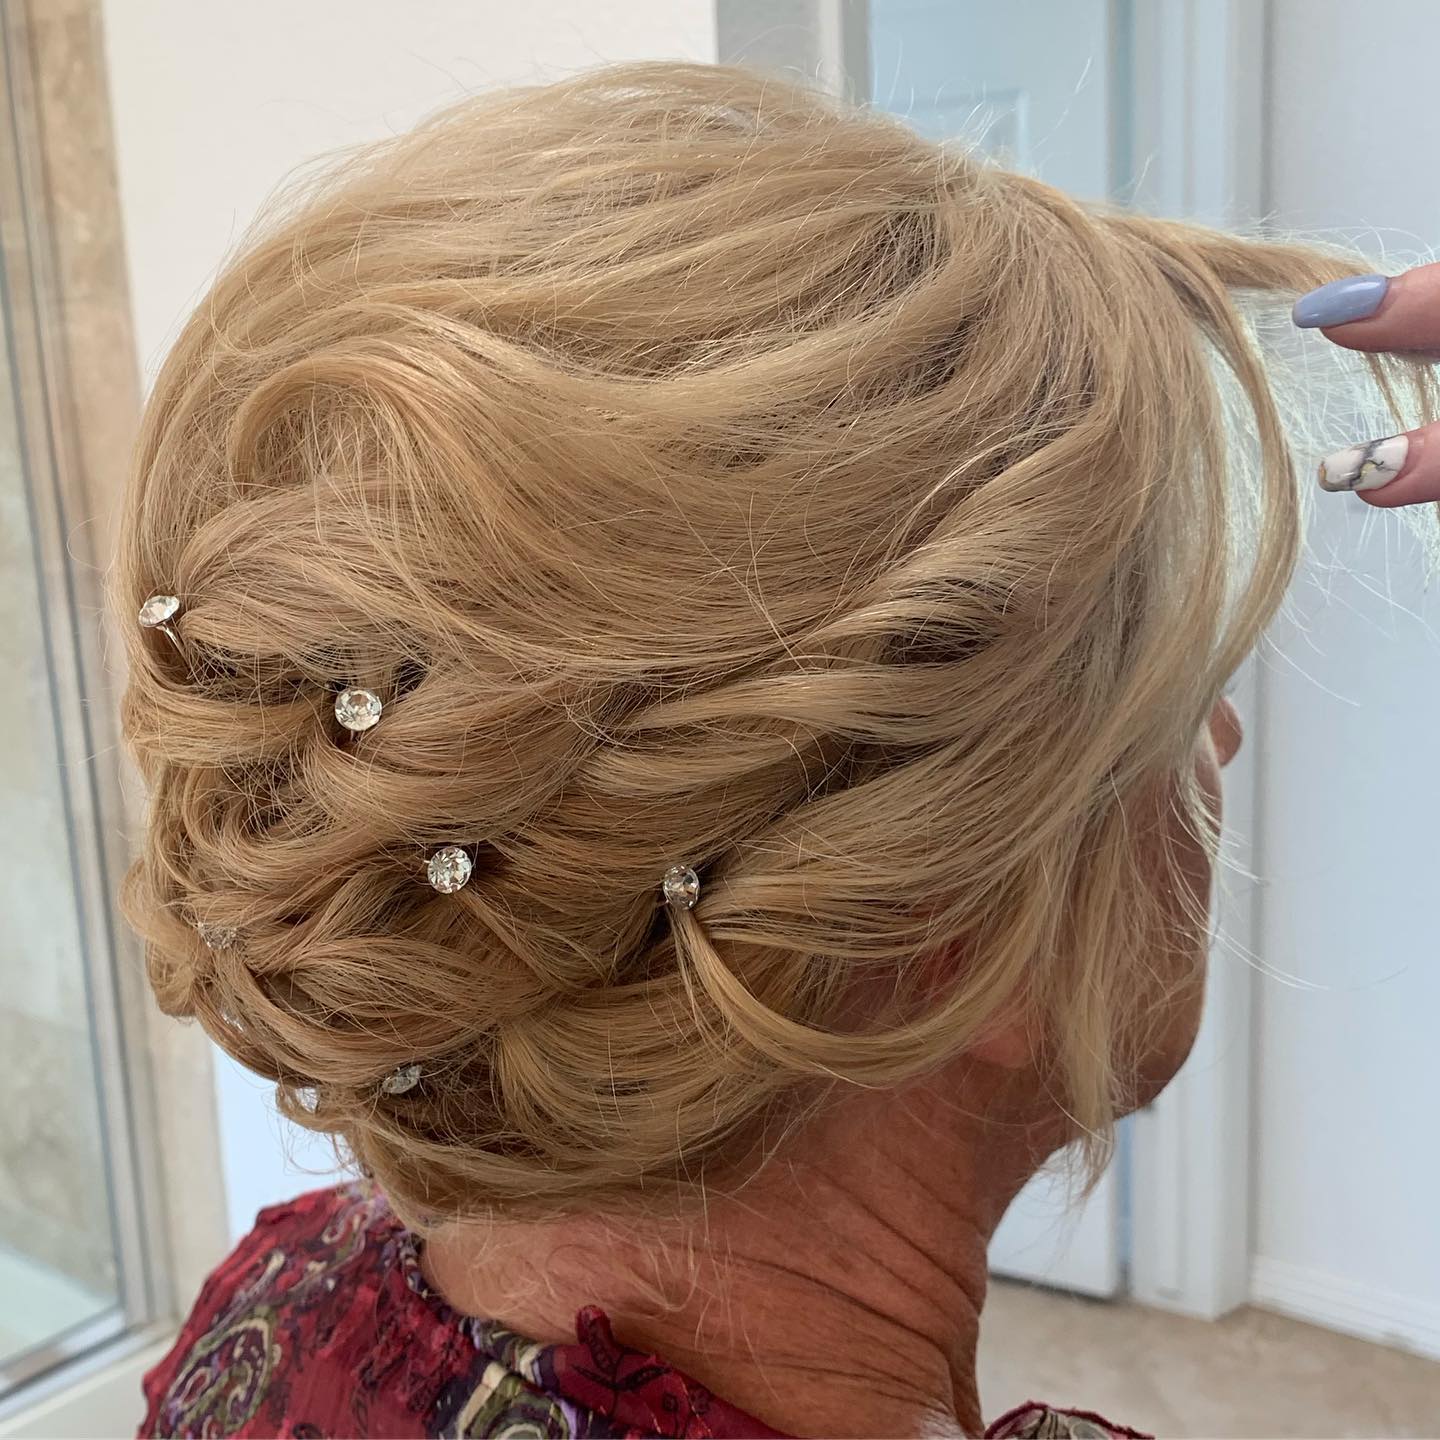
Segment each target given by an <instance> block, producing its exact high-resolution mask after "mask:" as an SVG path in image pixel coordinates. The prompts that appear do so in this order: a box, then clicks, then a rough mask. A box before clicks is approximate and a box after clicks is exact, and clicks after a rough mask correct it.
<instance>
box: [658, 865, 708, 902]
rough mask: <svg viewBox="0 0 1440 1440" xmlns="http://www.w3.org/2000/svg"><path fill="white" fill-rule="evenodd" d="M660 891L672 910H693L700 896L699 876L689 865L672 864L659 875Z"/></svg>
mask: <svg viewBox="0 0 1440 1440" xmlns="http://www.w3.org/2000/svg"><path fill="white" fill-rule="evenodd" d="M660 893H661V894H662V895H663V896H664V897H665V903H666V904H667V905H668V906H670V908H671V909H672V910H693V909H694V908H695V902H696V901H697V900H698V899H699V898H700V877H699V876H698V875H697V874H696V873H695V871H694V870H693V869H692V868H691V867H690V866H689V865H672V866H671V867H670V868H669V869H668V870H667V871H666V872H665V874H664V875H663V876H662V877H661V880H660Z"/></svg>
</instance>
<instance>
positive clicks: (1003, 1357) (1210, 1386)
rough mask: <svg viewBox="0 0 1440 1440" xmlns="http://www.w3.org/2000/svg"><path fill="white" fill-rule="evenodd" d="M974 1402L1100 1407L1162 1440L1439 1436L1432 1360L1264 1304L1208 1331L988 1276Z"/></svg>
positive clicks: (989, 1406)
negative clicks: (1306, 1322)
mask: <svg viewBox="0 0 1440 1440" xmlns="http://www.w3.org/2000/svg"><path fill="white" fill-rule="evenodd" d="M981 1328H982V1335H981V1342H980V1395H981V1400H982V1402H983V1404H984V1407H985V1413H986V1414H987V1416H990V1417H992V1418H993V1417H994V1416H995V1415H998V1414H999V1413H1001V1412H1002V1411H1004V1410H1007V1409H1009V1408H1010V1406H1011V1405H1014V1404H1018V1403H1019V1402H1020V1401H1022V1400H1027V1399H1037V1400H1045V1401H1048V1402H1049V1403H1050V1404H1053V1405H1073V1406H1077V1407H1080V1408H1083V1409H1090V1410H1098V1411H1100V1412H1101V1414H1103V1415H1105V1416H1106V1417H1107V1418H1109V1419H1111V1420H1115V1421H1118V1422H1120V1423H1122V1424H1125V1425H1130V1426H1132V1427H1134V1428H1135V1429H1138V1430H1146V1431H1149V1432H1151V1433H1153V1434H1157V1435H1162V1436H1167V1437H1169V1436H1175V1437H1184V1436H1197V1437H1198V1436H1213V1437H1242V1436H1243V1437H1261V1436H1264V1437H1271V1436H1275V1437H1278V1436H1312V1437H1320V1436H1346V1435H1363V1436H1431V1437H1433V1436H1437V1435H1440V1362H1436V1361H1433V1360H1425V1359H1422V1358H1420V1357H1419V1356H1416V1355H1409V1354H1406V1353H1404V1352H1403V1351H1400V1350H1391V1349H1387V1348H1386V1347H1384V1346H1380V1345H1369V1344H1366V1343H1365V1342H1364V1341H1362V1340H1352V1339H1350V1338H1348V1337H1346V1336H1342V1335H1335V1334H1333V1333H1331V1332H1330V1331H1328V1330H1321V1329H1318V1328H1316V1327H1314V1326H1311V1325H1303V1324H1301V1323H1300V1322H1299V1321H1296V1320H1289V1319H1286V1318H1284V1317H1283V1316H1279V1315H1272V1314H1270V1313H1268V1312H1266V1311H1263V1310H1255V1309H1245V1310H1240V1311H1237V1312H1236V1313H1235V1314H1233V1315H1229V1316H1226V1318H1225V1319H1223V1320H1219V1321H1216V1322H1214V1323H1213V1324H1211V1323H1207V1322H1205V1321H1201V1320H1187V1319H1184V1318H1182V1317H1180V1316H1178V1315H1167V1314H1165V1313H1164V1312H1162V1311H1158V1310H1148V1309H1145V1308H1144V1307H1142V1306H1138V1305H1131V1304H1127V1303H1123V1302H1122V1303H1108V1302H1102V1301H1094V1300H1084V1299H1080V1298H1078V1297H1076V1296H1072V1295H1060V1294H1056V1293H1054V1292H1052V1291H1046V1290H1037V1289H1031V1288H1029V1287H1026V1286H1023V1285H1013V1284H1009V1283H1005V1282H999V1281H996V1282H993V1284H992V1289H991V1293H990V1299H989V1302H988V1303H987V1305H986V1307H985V1319H984V1323H983V1325H982V1327H981Z"/></svg>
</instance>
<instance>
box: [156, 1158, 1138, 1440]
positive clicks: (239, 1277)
mask: <svg viewBox="0 0 1440 1440" xmlns="http://www.w3.org/2000/svg"><path fill="white" fill-rule="evenodd" d="M145 1400H146V1406H147V1409H146V1414H145V1420H144V1422H143V1424H142V1425H141V1427H140V1430H139V1432H138V1433H139V1435H140V1437H142V1440H143V1437H172V1436H174V1437H178V1436H193V1437H202V1436H203V1437H207V1440H208V1437H220V1436H267V1437H290V1440H339V1437H342V1436H352V1437H354V1436H370V1437H376V1436H384V1437H386V1440H410V1437H431V1440H434V1437H452V1436H453V1437H460V1436H477V1435H492V1436H509V1437H513V1440H521V1437H526V1440H528V1437H538V1436H560V1437H589V1436H626V1437H640V1436H685V1437H711V1436H715V1437H719V1436H755V1437H762V1436H774V1435H776V1434H777V1433H778V1432H777V1431H775V1430H771V1429H770V1428H769V1427H768V1426H766V1425H764V1424H762V1423H761V1422H760V1421H759V1420H756V1419H755V1418H754V1417H753V1416H750V1415H747V1414H745V1412H744V1411H743V1410H738V1409H736V1407H735V1406H733V1405H730V1404H728V1403H727V1402H726V1401H724V1400H721V1399H720V1398H719V1397H718V1396H715V1395H712V1394H711V1393H710V1392H709V1391H708V1390H707V1389H705V1387H704V1386H703V1385H699V1384H697V1383H696V1382H695V1381H694V1380H691V1379H689V1378H688V1377H686V1376H685V1375H682V1374H681V1373H680V1371H678V1370H676V1369H675V1368H674V1367H673V1366H670V1365H667V1364H666V1363H665V1362H664V1361H663V1360H661V1359H659V1358H657V1357H656V1356H654V1355H646V1354H643V1353H642V1352H641V1351H639V1350H634V1349H631V1348H630V1347H629V1346H627V1345H622V1344H620V1342H619V1341H617V1340H616V1339H615V1336H614V1335H613V1333H612V1332H611V1329H610V1324H609V1321H608V1320H607V1319H606V1317H605V1315H604V1313H603V1312H602V1311H600V1310H598V1309H596V1308H594V1307H593V1306H592V1307H587V1308H586V1309H583V1310H581V1311H580V1313H579V1315H578V1316H577V1317H576V1343H575V1344H573V1345H537V1344H535V1343H534V1342H532V1341H530V1340H526V1339H524V1338H523V1337H522V1336H519V1335H515V1334H512V1333H511V1332H509V1331H508V1330H505V1329H504V1328H503V1327H501V1326H499V1325H497V1324H495V1323H494V1322H493V1321H489V1320H478V1319H474V1318H472V1317H470V1316H465V1315H461V1314H460V1313H459V1312H457V1311H455V1310H453V1309H451V1308H450V1306H449V1305H447V1304H446V1302H445V1301H444V1300H443V1299H442V1298H441V1297H440V1295H438V1294H437V1293H436V1292H435V1291H434V1290H432V1289H431V1288H430V1286H429V1285H428V1284H427V1282H426V1280H425V1278H424V1276H423V1274H422V1273H421V1269H420V1255H419V1246H418V1244H417V1242H416V1240H415V1237H414V1236H413V1235H411V1233H410V1232H409V1231H408V1230H406V1229H405V1227H404V1226H403V1225H401V1224H400V1222H399V1220H397V1219H396V1218H395V1216H394V1215H393V1214H392V1213H391V1211H390V1210H389V1208H388V1206H387V1205H386V1204H385V1200H384V1197H383V1196H382V1195H381V1194H380V1193H379V1192H378V1191H377V1190H375V1189H374V1187H372V1186H369V1185H365V1184H353V1185H341V1186H337V1187H335V1188H333V1189H329V1190H316V1191H313V1192H312V1193H310V1194H308V1195H302V1196H300V1197H299V1199H297V1200H292V1201H291V1202H290V1203H288V1204H285V1205H276V1206H272V1207H271V1208H270V1209H268V1210H262V1211H261V1212H260V1215H259V1217H258V1219H257V1221H256V1225H255V1229H254V1230H253V1231H251V1233H250V1234H249V1235H248V1236H246V1238H245V1239H244V1240H242V1241H241V1242H240V1245H239V1246H238V1248H237V1249H236V1250H235V1252H234V1254H232V1255H231V1256H230V1257H229V1258H228V1259H227V1260H226V1261H225V1262H224V1263H223V1264H222V1265H221V1266H220V1268H219V1269H218V1270H216V1271H215V1273H214V1274H213V1275H211V1277H210V1278H209V1280H207V1281H206V1283H205V1287H204V1289H202V1290H201V1292H200V1298H199V1300H198V1301H197V1302H196V1305H195V1309H194V1311H193V1312H192V1313H191V1315H190V1318H189V1320H188V1321H187V1322H186V1324H185V1327H184V1329H183V1330H182V1331H181V1332H180V1337H179V1339H178V1340H177V1341H176V1342H175V1345H174V1348H173V1349H172V1350H171V1351H170V1352H169V1354H168V1355H166V1357H165V1358H164V1360H162V1361H161V1362H160V1364H159V1365H157V1366H156V1367H155V1368H154V1369H153V1370H152V1371H151V1372H150V1373H149V1374H148V1375H147V1376H146V1377H145ZM986 1434H987V1435H990V1436H997V1437H1010V1436H1015V1437H1051V1436H1054V1437H1075V1440H1080V1437H1084V1440H1107V1437H1115V1436H1135V1435H1136V1434H1137V1432H1135V1431H1133V1430H1126V1429H1124V1428H1123V1427H1120V1426H1114V1425H1110V1424H1108V1423H1107V1422H1106V1421H1103V1420H1101V1419H1100V1417H1099V1416H1096V1415H1090V1414H1087V1413H1084V1412H1079V1411H1062V1410H1053V1409H1051V1408H1049V1407H1048V1406H1044V1405H1035V1404H1031V1405H1024V1406H1021V1407H1020V1408H1019V1409H1017V1410H1012V1411H1011V1412H1010V1413H1009V1414H1008V1415H1005V1416H1003V1417H1002V1418H1001V1419H1000V1420H997V1421H996V1422H995V1424H993V1425H992V1426H991V1427H990V1428H989V1430H988V1431H987V1432H986Z"/></svg>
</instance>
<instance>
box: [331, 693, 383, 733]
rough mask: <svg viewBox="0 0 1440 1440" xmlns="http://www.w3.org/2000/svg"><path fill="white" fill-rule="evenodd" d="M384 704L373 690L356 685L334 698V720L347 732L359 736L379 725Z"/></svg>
mask: <svg viewBox="0 0 1440 1440" xmlns="http://www.w3.org/2000/svg"><path fill="white" fill-rule="evenodd" d="M384 708H385V704H384V702H383V701H382V700H381V699H380V697H379V696H378V695H377V694H376V693H375V692H374V691H373V690H364V689H361V688H360V687H359V686H358V685H357V686H353V687H351V688H350V689H348V690H342V691H341V692H340V693H339V694H338V695H337V696H336V697H335V718H336V719H337V720H338V721H339V722H340V723H341V724H342V725H343V726H344V727H345V728H346V729H347V730H349V731H351V732H352V733H354V734H357V735H358V734H360V733H361V732H362V731H365V730H372V729H374V727H375V726H376V725H378V724H379V723H380V712H381V711H382V710H383V709H384Z"/></svg>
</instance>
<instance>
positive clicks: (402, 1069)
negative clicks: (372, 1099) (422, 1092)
mask: <svg viewBox="0 0 1440 1440" xmlns="http://www.w3.org/2000/svg"><path fill="white" fill-rule="evenodd" d="M420 1075H421V1069H420V1066H419V1065H417V1064H413V1063H412V1064H409V1065H397V1066H396V1067H395V1069H393V1070H392V1071H391V1072H390V1073H389V1074H388V1075H387V1076H386V1077H385V1078H384V1079H383V1080H382V1081H381V1082H380V1089H381V1091H382V1092H383V1093H384V1094H386V1095H405V1094H408V1093H409V1092H410V1091H411V1090H413V1089H414V1088H415V1087H416V1086H417V1085H418V1084H419V1083H420Z"/></svg>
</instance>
